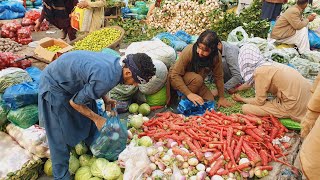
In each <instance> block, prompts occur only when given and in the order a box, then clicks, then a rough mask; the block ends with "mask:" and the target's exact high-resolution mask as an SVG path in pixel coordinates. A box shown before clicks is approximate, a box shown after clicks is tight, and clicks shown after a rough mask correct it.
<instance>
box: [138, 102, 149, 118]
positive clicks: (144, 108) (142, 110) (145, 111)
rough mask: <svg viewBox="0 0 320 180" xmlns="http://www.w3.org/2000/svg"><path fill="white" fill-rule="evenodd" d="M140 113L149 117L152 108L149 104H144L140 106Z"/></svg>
mask: <svg viewBox="0 0 320 180" xmlns="http://www.w3.org/2000/svg"><path fill="white" fill-rule="evenodd" d="M139 113H140V114H142V115H144V116H148V115H149V114H150V106H149V104H147V103H143V104H141V105H140V106H139Z"/></svg>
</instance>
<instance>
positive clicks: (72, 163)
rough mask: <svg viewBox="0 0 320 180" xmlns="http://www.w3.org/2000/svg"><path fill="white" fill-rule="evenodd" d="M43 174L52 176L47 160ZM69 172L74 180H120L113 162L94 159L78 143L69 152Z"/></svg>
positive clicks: (84, 147)
mask: <svg viewBox="0 0 320 180" xmlns="http://www.w3.org/2000/svg"><path fill="white" fill-rule="evenodd" d="M44 172H45V173H46V175H47V176H52V162H51V159H48V160H47V161H46V163H45V165H44ZM69 172H70V174H71V175H74V179H75V180H88V179H93V180H94V179H96V180H98V179H106V180H122V179H123V177H122V175H123V174H122V171H121V169H120V167H119V166H118V165H117V163H115V162H109V161H108V160H106V159H104V158H96V157H94V156H92V154H91V153H90V152H89V151H88V147H87V146H86V145H85V144H84V143H83V142H81V143H79V144H77V145H76V146H75V148H74V149H72V150H71V153H70V159H69Z"/></svg>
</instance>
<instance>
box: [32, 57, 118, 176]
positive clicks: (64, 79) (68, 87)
mask: <svg viewBox="0 0 320 180" xmlns="http://www.w3.org/2000/svg"><path fill="white" fill-rule="evenodd" d="M121 76H122V67H121V65H120V63H119V58H117V57H114V56H111V55H106V54H103V53H98V52H89V51H73V52H69V53H66V54H64V55H62V56H61V57H60V58H59V59H57V60H56V61H54V62H52V63H51V64H50V65H48V66H47V67H46V68H45V69H44V71H43V73H42V75H41V79H40V87H39V101H38V104H39V120H40V125H41V124H44V127H45V129H46V133H47V137H48V142H49V148H50V154H51V159H52V168H53V175H54V179H66V180H67V179H70V175H69V172H68V166H69V157H70V149H69V147H70V146H75V145H76V144H77V143H79V142H80V141H85V142H86V143H87V144H91V142H92V141H93V136H94V134H95V133H96V131H97V127H96V126H95V124H94V122H93V121H91V120H90V119H88V118H87V117H85V116H83V115H81V114H80V113H79V112H78V111H76V110H75V109H74V108H72V107H71V106H70V104H69V100H70V99H73V101H74V102H75V103H76V104H84V105H87V106H88V107H89V108H90V109H92V110H93V111H94V112H96V113H97V106H96V102H95V100H96V99H99V98H101V97H102V96H104V95H106V93H107V92H108V91H110V90H111V89H112V88H113V87H115V86H116V85H117V84H118V83H119V82H120V79H121Z"/></svg>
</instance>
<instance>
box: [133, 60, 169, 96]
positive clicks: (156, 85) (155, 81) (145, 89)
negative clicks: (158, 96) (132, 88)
mask: <svg viewBox="0 0 320 180" xmlns="http://www.w3.org/2000/svg"><path fill="white" fill-rule="evenodd" d="M152 62H153V64H154V66H155V68H156V75H155V76H153V77H152V78H151V79H150V80H149V82H148V83H146V84H139V85H138V87H139V90H140V91H141V92H142V93H143V94H147V95H150V94H154V93H156V92H158V91H159V90H160V89H161V88H162V87H163V86H164V84H165V83H166V82H167V75H168V69H167V67H166V65H165V64H164V63H163V62H161V61H159V60H152Z"/></svg>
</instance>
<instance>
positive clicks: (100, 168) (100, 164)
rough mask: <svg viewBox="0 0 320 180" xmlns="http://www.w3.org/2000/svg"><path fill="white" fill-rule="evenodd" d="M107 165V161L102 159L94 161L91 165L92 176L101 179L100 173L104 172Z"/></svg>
mask: <svg viewBox="0 0 320 180" xmlns="http://www.w3.org/2000/svg"><path fill="white" fill-rule="evenodd" d="M107 164H109V161H107V160H106V159H103V158H98V159H96V160H95V161H94V162H93V164H92V165H91V173H92V175H93V176H97V177H99V178H103V175H102V172H104V171H105V169H106V166H107Z"/></svg>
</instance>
